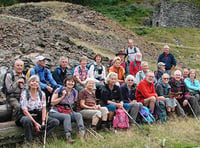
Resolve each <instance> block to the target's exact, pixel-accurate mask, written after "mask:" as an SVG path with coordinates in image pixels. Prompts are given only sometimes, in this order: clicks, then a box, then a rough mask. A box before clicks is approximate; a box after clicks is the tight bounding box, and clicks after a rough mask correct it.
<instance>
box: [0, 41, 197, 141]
mask: <svg viewBox="0 0 200 148" xmlns="http://www.w3.org/2000/svg"><path fill="white" fill-rule="evenodd" d="M126 56H128V58H127V59H128V60H127V62H125V58H126ZM94 60H95V62H94V63H90V64H88V63H87V62H88V59H87V57H81V58H80V65H76V66H74V67H73V69H72V71H70V70H68V69H67V65H68V59H67V58H66V57H61V58H60V65H59V66H58V67H57V68H55V70H54V71H53V72H52V73H51V72H50V70H49V69H47V68H46V67H45V62H46V58H45V57H44V56H41V55H40V56H37V57H36V58H35V62H36V65H35V66H34V67H33V68H31V69H30V70H29V71H28V72H27V74H26V77H25V75H24V74H23V73H22V72H23V69H24V63H23V61H22V60H20V59H17V60H16V61H15V63H14V67H13V70H9V71H8V72H7V73H6V74H5V77H4V80H3V87H2V92H3V93H4V94H5V95H6V100H7V103H8V104H10V106H11V107H12V109H13V112H12V120H16V124H17V125H20V126H22V127H23V128H24V129H25V140H26V141H28V142H30V141H32V139H33V136H32V131H33V129H34V128H35V130H36V131H37V132H40V131H42V130H43V128H44V127H45V129H46V130H45V131H47V135H48V134H49V133H50V132H51V131H52V130H53V129H54V128H55V127H56V126H58V125H60V124H63V127H64V131H65V136H66V141H67V142H68V143H73V142H74V140H73V139H72V138H71V131H72V127H71V121H73V120H75V121H76V123H77V126H78V129H79V135H80V138H81V139H83V138H84V135H85V129H86V128H85V125H84V122H83V119H89V120H92V122H91V129H92V130H93V131H94V130H96V128H97V125H98V123H99V121H101V125H100V127H101V128H102V129H103V130H105V131H108V130H109V128H111V126H112V125H113V126H114V128H127V127H129V126H128V124H129V123H130V124H134V123H135V121H138V119H139V120H140V116H141V117H142V118H143V122H148V123H152V122H154V120H155V119H156V120H160V121H162V122H163V121H166V119H167V114H166V111H167V112H168V115H170V114H174V112H175V111H176V113H177V115H179V116H182V117H184V118H185V117H186V113H187V114H190V113H191V112H192V113H193V115H194V116H195V117H198V116H199V111H200V107H199V90H200V84H199V82H198V80H196V74H195V70H190V71H189V70H188V69H187V68H185V69H184V76H186V77H183V76H182V72H181V71H180V70H176V71H175V72H174V74H173V76H171V73H172V71H173V70H174V68H175V66H176V60H175V58H174V56H173V54H171V53H170V52H169V46H168V45H165V46H164V51H163V53H162V54H160V56H159V58H158V70H157V71H156V72H152V71H150V70H149V67H148V63H147V62H144V61H143V62H142V54H141V52H140V50H139V48H138V47H135V46H133V41H132V40H129V47H128V48H127V49H122V50H121V51H120V52H119V53H117V54H116V57H115V58H114V59H113V60H112V61H111V62H110V64H109V66H108V67H107V75H106V68H105V66H104V65H102V63H101V62H102V55H101V54H96V55H95V57H94ZM144 106H146V107H148V108H149V109H150V110H148V111H149V112H148V113H147V111H146V112H145V111H144V110H145V107H144ZM163 106H164V107H163ZM125 113H126V115H125ZM138 113H139V114H138ZM127 114H128V115H129V114H130V115H129V119H128V118H127ZM146 114H147V115H146ZM118 115H119V116H120V118H118ZM114 116H115V118H114ZM47 117H48V118H47ZM130 118H131V119H130ZM121 119H122V120H121ZM127 122H128V123H127ZM43 125H46V126H43Z"/></svg>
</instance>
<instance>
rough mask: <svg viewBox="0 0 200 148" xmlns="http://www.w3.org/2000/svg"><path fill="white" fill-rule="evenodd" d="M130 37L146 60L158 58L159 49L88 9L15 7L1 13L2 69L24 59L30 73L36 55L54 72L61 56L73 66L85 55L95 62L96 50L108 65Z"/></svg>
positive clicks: (47, 5)
mask: <svg viewBox="0 0 200 148" xmlns="http://www.w3.org/2000/svg"><path fill="white" fill-rule="evenodd" d="M129 38H132V39H134V41H135V43H136V44H137V45H138V46H139V47H140V49H141V50H142V52H143V55H144V57H145V58H148V59H152V60H153V59H155V58H154V57H155V56H157V55H158V52H159V51H158V49H157V48H156V47H155V46H153V45H151V44H148V43H147V42H144V41H143V40H142V39H140V38H139V37H138V36H137V35H135V34H134V33H132V32H130V31H128V30H126V29H125V28H123V27H122V26H120V25H119V24H117V23H115V22H113V21H111V20H109V19H108V18H106V17H104V16H103V15H102V14H100V13H98V12H96V11H94V10H92V9H90V8H88V7H83V6H79V5H74V4H69V3H62V2H44V3H30V4H19V5H14V6H11V7H8V8H5V9H4V10H3V11H2V12H1V14H0V43H1V44H0V51H1V52H0V61H1V62H0V66H6V67H11V66H12V62H13V61H14V60H15V59H17V58H21V59H22V60H24V61H25V72H26V71H27V69H28V68H29V67H31V66H32V65H34V63H33V61H34V58H35V56H37V55H44V56H46V57H47V58H48V59H49V60H48V62H47V66H48V67H49V68H51V70H52V69H54V68H55V67H56V66H57V65H58V60H59V58H60V57H61V56H66V57H68V58H69V63H70V66H72V65H73V64H74V63H77V62H78V60H79V58H80V57H81V56H83V55H85V56H87V57H88V58H89V59H90V60H92V59H93V57H94V56H95V53H94V51H95V49H97V50H98V53H102V54H103V55H104V56H105V58H104V62H105V63H106V62H107V61H108V58H107V51H108V52H111V53H113V55H114V53H115V52H116V51H117V50H119V49H121V48H122V47H124V46H126V45H127V39H129Z"/></svg>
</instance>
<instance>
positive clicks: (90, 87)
mask: <svg viewBox="0 0 200 148" xmlns="http://www.w3.org/2000/svg"><path fill="white" fill-rule="evenodd" d="M94 84H95V82H94V81H93V80H89V81H88V82H87V83H86V85H85V88H87V89H88V90H93V88H94Z"/></svg>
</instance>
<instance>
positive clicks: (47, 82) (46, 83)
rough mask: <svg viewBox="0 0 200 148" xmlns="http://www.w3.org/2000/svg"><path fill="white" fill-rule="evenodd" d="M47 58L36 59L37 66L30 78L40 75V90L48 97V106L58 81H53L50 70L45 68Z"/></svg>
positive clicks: (32, 70) (31, 72)
mask: <svg viewBox="0 0 200 148" xmlns="http://www.w3.org/2000/svg"><path fill="white" fill-rule="evenodd" d="M45 64H46V58H45V57H44V56H37V57H36V65H35V66H34V67H33V68H32V69H31V71H30V76H32V75H38V76H39V78H40V88H41V89H42V91H44V93H45V95H46V101H47V105H50V104H49V103H50V100H48V99H50V97H51V95H52V93H53V90H55V89H56V88H57V87H59V86H60V85H58V84H57V83H56V81H55V80H54V79H53V77H52V75H51V72H50V70H49V69H47V68H46V67H45Z"/></svg>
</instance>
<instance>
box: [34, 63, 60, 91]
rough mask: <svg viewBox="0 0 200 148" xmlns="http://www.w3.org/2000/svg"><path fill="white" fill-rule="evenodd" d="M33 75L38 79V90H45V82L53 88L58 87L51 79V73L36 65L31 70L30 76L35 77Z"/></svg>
mask: <svg viewBox="0 0 200 148" xmlns="http://www.w3.org/2000/svg"><path fill="white" fill-rule="evenodd" d="M35 74H37V75H38V76H39V78H40V88H41V89H46V87H47V82H49V83H50V84H51V86H52V87H53V88H55V87H58V86H59V85H58V84H57V83H56V81H55V80H54V79H53V77H52V75H51V72H50V71H49V70H48V69H47V68H44V67H40V66H39V65H36V66H35V67H34V68H32V69H31V71H30V76H32V75H35Z"/></svg>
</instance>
